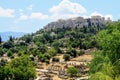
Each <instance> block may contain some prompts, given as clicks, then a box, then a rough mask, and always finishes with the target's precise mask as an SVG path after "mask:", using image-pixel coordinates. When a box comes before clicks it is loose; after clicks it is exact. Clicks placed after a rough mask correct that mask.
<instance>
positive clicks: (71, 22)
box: [44, 16, 107, 29]
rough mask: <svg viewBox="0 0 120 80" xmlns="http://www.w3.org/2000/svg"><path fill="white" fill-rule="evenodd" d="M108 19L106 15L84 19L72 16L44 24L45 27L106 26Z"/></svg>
mask: <svg viewBox="0 0 120 80" xmlns="http://www.w3.org/2000/svg"><path fill="white" fill-rule="evenodd" d="M106 22H107V20H105V18H104V17H100V16H93V17H91V18H87V19H84V18H83V17H77V18H71V19H67V20H62V19H61V20H58V21H56V22H52V23H49V24H48V25H46V26H44V28H45V29H54V28H63V27H64V28H66V27H88V26H98V27H99V26H100V27H105V26H106Z"/></svg>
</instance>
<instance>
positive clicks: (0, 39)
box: [0, 36, 2, 44]
mask: <svg viewBox="0 0 120 80" xmlns="http://www.w3.org/2000/svg"><path fill="white" fill-rule="evenodd" d="M1 43H2V38H1V36H0V44H1Z"/></svg>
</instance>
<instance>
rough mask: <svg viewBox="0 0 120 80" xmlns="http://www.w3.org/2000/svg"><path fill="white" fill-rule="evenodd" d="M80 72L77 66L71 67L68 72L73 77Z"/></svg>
mask: <svg viewBox="0 0 120 80" xmlns="http://www.w3.org/2000/svg"><path fill="white" fill-rule="evenodd" d="M78 72H79V70H78V69H77V68H75V67H69V68H68V69H67V74H68V75H70V76H71V77H76V76H77V74H78Z"/></svg>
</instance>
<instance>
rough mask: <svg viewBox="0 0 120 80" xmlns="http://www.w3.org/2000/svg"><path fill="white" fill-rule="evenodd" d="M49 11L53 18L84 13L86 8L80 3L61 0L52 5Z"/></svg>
mask: <svg viewBox="0 0 120 80" xmlns="http://www.w3.org/2000/svg"><path fill="white" fill-rule="evenodd" d="M49 11H50V12H51V13H53V15H52V18H53V19H59V18H70V17H77V16H79V15H80V14H83V13H86V9H85V8H84V7H83V6H82V5H80V4H78V3H74V2H70V1H69V0H62V2H61V3H59V4H58V5H56V6H53V7H52V8H50V10H49Z"/></svg>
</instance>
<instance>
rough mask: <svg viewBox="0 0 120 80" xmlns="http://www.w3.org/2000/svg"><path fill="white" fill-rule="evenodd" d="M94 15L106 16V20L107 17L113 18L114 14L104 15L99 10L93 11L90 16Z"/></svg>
mask: <svg viewBox="0 0 120 80" xmlns="http://www.w3.org/2000/svg"><path fill="white" fill-rule="evenodd" d="M92 16H101V17H104V18H105V19H106V20H107V19H111V20H113V16H112V15H111V14H106V15H103V14H101V13H98V12H97V11H95V12H93V13H92V14H91V15H90V17H92Z"/></svg>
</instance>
